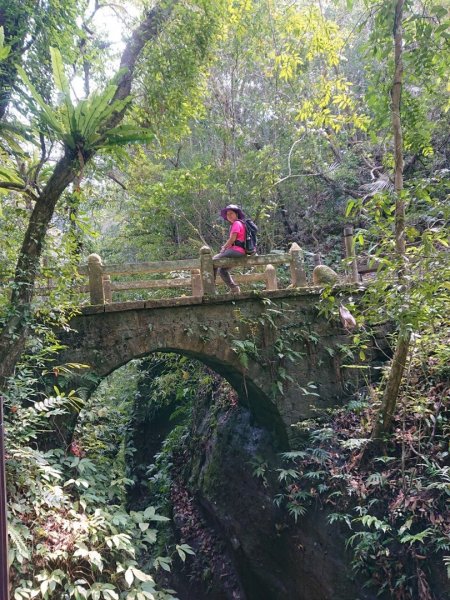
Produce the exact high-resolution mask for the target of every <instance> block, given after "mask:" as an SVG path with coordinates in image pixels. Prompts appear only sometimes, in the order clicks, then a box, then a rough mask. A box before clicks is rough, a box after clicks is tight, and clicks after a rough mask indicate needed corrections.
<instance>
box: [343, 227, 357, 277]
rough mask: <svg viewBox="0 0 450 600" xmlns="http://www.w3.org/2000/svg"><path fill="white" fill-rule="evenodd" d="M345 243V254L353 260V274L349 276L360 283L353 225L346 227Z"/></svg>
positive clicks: (351, 263) (351, 264)
mask: <svg viewBox="0 0 450 600" xmlns="http://www.w3.org/2000/svg"><path fill="white" fill-rule="evenodd" d="M344 243H345V256H346V257H347V258H348V259H349V260H350V261H351V262H350V266H351V275H350V276H349V278H350V281H351V282H352V283H358V281H359V273H358V262H357V260H356V256H355V243H354V240H353V227H352V226H351V225H349V226H348V227H345V228H344Z"/></svg>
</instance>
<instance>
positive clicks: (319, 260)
mask: <svg viewBox="0 0 450 600" xmlns="http://www.w3.org/2000/svg"><path fill="white" fill-rule="evenodd" d="M313 258H314V266H315V267H318V266H319V265H321V264H322V255H321V254H320V252H319V253H318V254H314V257H313Z"/></svg>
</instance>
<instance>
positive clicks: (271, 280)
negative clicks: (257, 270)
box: [265, 265, 278, 291]
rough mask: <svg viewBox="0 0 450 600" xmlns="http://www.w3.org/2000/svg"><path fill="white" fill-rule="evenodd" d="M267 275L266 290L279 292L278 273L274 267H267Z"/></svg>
mask: <svg viewBox="0 0 450 600" xmlns="http://www.w3.org/2000/svg"><path fill="white" fill-rule="evenodd" d="M265 275H266V290H269V291H270V290H277V289H278V280H277V272H276V269H275V267H274V266H273V265H267V267H266V270H265Z"/></svg>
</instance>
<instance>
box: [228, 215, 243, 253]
mask: <svg viewBox="0 0 450 600" xmlns="http://www.w3.org/2000/svg"><path fill="white" fill-rule="evenodd" d="M233 233H237V236H236V240H237V241H239V242H244V241H245V225H244V224H243V223H242V222H241V221H235V222H234V223H233V225H232V226H231V229H230V235H231V234H233ZM231 249H232V250H236V251H237V252H240V253H241V254H245V250H244V248H241V247H240V246H231Z"/></svg>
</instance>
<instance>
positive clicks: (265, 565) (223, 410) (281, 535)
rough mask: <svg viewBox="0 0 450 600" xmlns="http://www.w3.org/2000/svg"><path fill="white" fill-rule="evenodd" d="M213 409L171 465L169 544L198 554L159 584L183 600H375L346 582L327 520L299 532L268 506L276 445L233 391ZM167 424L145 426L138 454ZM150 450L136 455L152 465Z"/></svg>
mask: <svg viewBox="0 0 450 600" xmlns="http://www.w3.org/2000/svg"><path fill="white" fill-rule="evenodd" d="M216 398H217V395H216ZM211 400H212V398H211V397H209V398H205V399H204V401H203V403H201V405H199V404H196V417H195V420H194V421H193V422H192V423H191V424H190V432H189V435H188V436H184V438H183V439H184V440H185V441H184V442H183V443H180V446H179V447H178V448H177V449H176V450H175V451H174V452H173V454H172V457H171V461H172V463H173V470H172V480H173V485H172V489H171V498H170V500H171V504H172V517H173V518H172V522H173V527H174V532H173V535H174V538H175V540H176V542H177V543H188V544H189V545H190V546H191V547H192V548H193V549H194V550H195V553H196V554H195V557H191V556H188V557H187V559H186V563H185V564H182V563H181V562H179V563H177V562H175V563H174V566H173V569H172V573H171V574H170V575H169V576H168V579H167V578H165V579H163V580H162V581H161V583H163V584H166V585H168V586H169V587H173V588H175V589H176V591H177V596H178V597H179V598H180V599H181V600H327V599H329V600H349V599H350V598H358V599H359V600H367V599H369V598H371V596H369V595H365V594H364V593H361V592H360V591H359V589H358V588H359V586H355V584H354V582H353V581H352V580H351V576H350V575H351V574H350V567H349V560H348V556H347V555H346V551H345V544H344V538H343V536H342V535H341V533H340V531H339V529H337V528H334V527H330V526H329V525H328V524H327V522H326V514H325V513H324V512H321V511H320V510H314V509H311V510H310V511H309V512H308V513H307V514H306V515H305V516H304V517H302V518H301V519H299V520H298V522H297V523H295V522H294V520H293V519H292V518H291V517H290V516H289V515H287V513H286V511H285V510H283V509H281V508H278V507H277V506H276V504H275V503H274V498H275V496H276V495H277V494H278V493H280V491H281V489H280V487H279V483H278V481H277V477H276V476H275V468H276V467H277V466H278V465H279V451H280V448H278V447H277V440H276V438H275V437H274V436H273V435H272V434H271V433H270V432H269V430H268V429H265V428H263V427H262V426H261V425H259V424H258V423H256V422H255V421H254V418H253V416H252V413H251V412H250V411H249V409H248V408H247V407H244V406H241V405H240V404H239V403H238V402H236V397H233V392H232V391H231V395H230V392H229V394H228V395H226V394H224V395H222V396H221V398H220V401H219V402H217V401H216V402H211ZM167 418H169V417H168V416H167ZM163 420H164V416H163V415H162V414H161V415H158V414H155V415H154V423H153V424H152V422H151V421H148V420H147V421H146V422H145V423H143V424H142V425H143V427H142V432H141V434H142V435H141V434H139V435H137V436H135V442H137V443H138V446H139V440H149V439H151V438H152V437H153V431H152V427H153V425H154V428H155V431H154V433H155V435H157V434H159V433H160V432H161V431H167V429H166V427H165V426H164V424H163V423H162V421H163ZM135 427H136V431H137V432H139V423H135ZM144 429H145V432H144ZM144 433H145V435H144ZM142 443H144V442H142ZM154 451H155V448H154V447H150V446H148V445H147V446H146V447H144V446H142V447H141V448H139V447H138V448H137V455H138V456H139V457H140V460H142V461H144V462H145V463H147V464H148V463H149V462H151V461H152V457H150V456H145V455H146V454H147V453H148V452H154ZM263 464H265V465H267V467H268V468H267V475H265V473H264V468H262V469H261V473H262V476H260V477H257V476H256V475H255V470H256V469H257V468H258V467H261V465H263ZM136 466H138V465H136V464H135V467H136ZM143 500H145V499H143V498H142V497H141V498H140V502H142V501H143ZM148 502H149V503H151V502H152V500H151V498H149V499H148Z"/></svg>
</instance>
